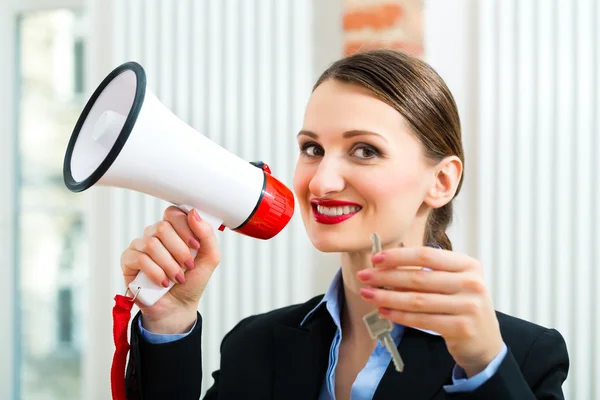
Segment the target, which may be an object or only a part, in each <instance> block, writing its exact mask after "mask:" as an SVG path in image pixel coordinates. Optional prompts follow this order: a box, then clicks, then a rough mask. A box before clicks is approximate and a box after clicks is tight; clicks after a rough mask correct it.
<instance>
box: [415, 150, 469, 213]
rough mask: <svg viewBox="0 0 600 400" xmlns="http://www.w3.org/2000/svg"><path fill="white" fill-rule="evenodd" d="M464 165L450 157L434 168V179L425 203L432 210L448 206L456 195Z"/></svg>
mask: <svg viewBox="0 0 600 400" xmlns="http://www.w3.org/2000/svg"><path fill="white" fill-rule="evenodd" d="M462 171H463V164H462V161H460V158H458V157H456V156H450V157H446V158H444V159H443V160H442V161H440V162H439V163H438V164H437V165H436V166H435V168H434V171H433V173H434V177H433V182H432V184H431V186H430V187H429V190H428V191H427V194H426V196H425V199H424V202H425V204H427V205H428V206H429V207H431V208H440V207H443V206H445V205H446V204H448V203H449V202H450V201H451V200H452V199H453V198H454V195H455V194H456V190H457V189H458V184H459V182H460V177H461V176H462Z"/></svg>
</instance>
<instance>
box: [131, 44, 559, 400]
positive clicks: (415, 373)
mask: <svg viewBox="0 0 600 400" xmlns="http://www.w3.org/2000/svg"><path fill="white" fill-rule="evenodd" d="M297 140H298V147H299V155H298V159H297V163H296V168H295V171H294V180H293V186H294V190H295V193H296V196H297V199H298V206H299V209H300V211H301V214H302V220H303V222H304V226H305V228H306V231H307V233H308V237H309V239H310V241H311V243H312V244H313V246H314V247H315V248H316V249H318V250H320V251H322V252H333V253H340V254H341V268H340V269H339V271H338V273H337V274H336V275H335V277H334V279H333V280H332V281H331V283H330V286H329V288H328V290H327V292H326V293H325V294H324V295H322V296H316V297H314V298H312V299H310V300H308V301H307V302H305V303H303V304H296V305H292V306H289V307H285V308H279V309H276V310H274V311H271V312H267V313H263V314H258V315H253V316H250V317H248V318H245V319H244V320H242V321H241V322H240V323H239V324H237V325H236V326H235V327H234V328H233V329H232V330H231V331H230V332H229V333H228V334H227V335H226V336H225V338H224V339H223V342H222V344H221V346H220V355H221V360H220V369H219V370H218V371H217V372H215V373H214V374H213V377H214V384H213V385H212V387H211V388H210V389H209V390H208V391H207V393H206V399H211V400H212V399H217V398H218V399H239V398H244V399H264V398H274V399H286V400H289V399H298V400H300V399H303V400H304V399H319V400H334V399H348V398H352V399H360V400H371V399H393V398H394V399H395V398H398V395H401V396H402V397H406V398H410V399H423V400H424V399H436V400H441V399H448V398H453V396H455V397H456V396H459V397H456V398H460V399H472V400H479V399H492V400H495V399H498V400H511V399H512V400H521V399H533V398H546V399H559V398H563V395H562V384H563V381H564V380H565V378H566V375H567V371H568V367H569V358H568V354H567V350H566V347H565V342H564V340H563V338H562V336H561V334H560V333H558V331H556V330H554V329H548V328H545V327H542V326H539V325H535V324H533V323H530V322H525V321H522V320H518V319H516V318H514V317H511V316H508V315H506V314H502V313H499V312H496V311H495V309H494V306H493V303H492V300H491V296H490V293H489V292H488V290H487V288H486V285H485V281H484V279H483V269H482V266H481V265H480V263H479V262H478V261H477V260H476V259H474V258H472V257H470V256H468V255H466V254H460V253H457V252H454V251H452V250H451V249H452V246H451V243H450V241H449V240H448V237H447V236H446V228H447V226H448V224H449V223H450V220H451V216H452V209H451V202H452V200H453V198H454V197H455V196H456V194H457V193H458V191H459V189H460V187H461V184H462V179H463V162H464V160H463V158H464V156H463V150H462V141H461V128H460V121H459V118H458V112H457V108H456V105H455V103H454V100H453V97H452V95H451V93H450V91H449V90H448V88H447V87H446V85H445V83H444V82H443V80H442V79H441V78H440V77H439V76H438V74H437V73H436V72H435V71H434V70H433V69H432V68H431V67H430V66H429V65H427V64H426V63H424V62H423V61H421V60H418V59H416V58H414V57H411V56H408V55H406V54H403V53H400V52H397V51H393V50H374V51H365V52H362V53H358V54H355V55H352V56H348V57H345V58H343V59H341V60H339V61H337V62H335V63H333V64H332V65H331V66H330V68H328V69H327V70H326V71H325V72H324V73H323V74H322V76H321V78H320V79H319V80H318V81H317V83H316V85H315V86H314V88H313V91H312V94H311V96H310V98H309V101H308V104H307V106H306V110H305V114H304V121H303V124H302V128H301V131H300V133H299V134H298V135H297ZM159 228H160V229H159ZM373 232H376V233H378V235H379V237H380V238H381V243H382V251H378V252H377V253H376V254H371V251H372V250H371V245H372V243H371V241H370V238H371V234H372V233H373ZM190 240H194V241H195V242H196V243H200V246H199V247H200V249H199V251H198V256H197V257H196V259H195V261H194V268H190V269H189V270H188V271H187V272H186V273H185V282H184V283H181V284H177V285H175V286H173V288H172V289H171V291H170V292H169V293H168V294H167V295H165V296H164V297H163V298H161V299H160V300H159V301H158V302H157V303H156V304H154V305H153V306H151V307H141V311H140V313H138V315H137V316H136V318H135V320H134V322H133V325H132V332H131V335H132V357H131V358H130V362H129V373H128V375H127V386H128V392H129V394H130V395H131V397H132V398H141V397H143V398H145V399H148V398H152V399H154V398H156V399H158V398H163V397H171V398H173V397H175V398H198V396H199V393H200V392H201V385H200V380H199V378H198V377H199V376H201V375H202V369H201V367H200V366H201V363H200V358H201V356H202V348H201V345H202V330H203V319H202V317H201V316H200V314H199V313H198V312H197V309H198V303H199V301H200V298H201V297H202V296H203V293H204V289H205V287H206V285H207V283H208V281H209V279H210V278H211V275H212V274H213V272H214V270H215V268H216V267H217V265H218V264H219V263H220V259H221V252H220V249H219V246H218V244H217V241H216V240H215V236H214V232H213V231H212V229H211V228H210V226H209V225H208V224H207V222H206V221H203V220H201V218H200V217H199V216H198V214H197V213H195V212H191V213H189V214H188V215H186V214H185V213H183V212H182V211H181V210H178V209H177V208H175V207H170V208H168V209H167V210H166V211H165V213H164V216H163V220H162V221H157V222H156V223H155V224H153V225H150V226H148V227H147V228H146V229H145V230H144V232H143V234H142V235H141V237H138V238H136V239H134V240H133V241H132V242H131V245H130V246H129V248H127V249H126V250H125V251H124V252H123V254H122V258H121V266H122V270H123V276H124V279H125V281H126V282H127V280H128V279H131V278H130V275H131V273H132V272H134V273H137V271H138V270H141V271H144V272H153V276H154V278H153V279H156V283H157V284H158V283H160V281H161V279H167V278H168V277H169V276H171V274H173V273H174V272H178V271H179V266H178V265H177V262H173V260H177V261H178V262H183V261H182V260H187V259H189V257H191V253H190V251H189V249H187V248H186V245H185V244H186V243H190ZM372 265H375V266H377V267H378V268H371V266H372ZM425 269H427V270H426V271H425ZM373 312H376V313H377V312H378V313H379V315H381V316H382V317H383V318H386V319H388V320H389V321H391V322H393V323H394V324H393V330H392V331H391V332H390V339H391V340H392V341H393V345H395V346H396V347H397V348H398V350H399V353H400V355H401V357H402V359H403V361H404V363H405V364H406V369H405V370H404V371H403V372H402V373H401V374H398V372H397V371H396V369H395V368H394V365H393V364H391V363H390V360H391V356H390V353H388V352H387V351H386V350H385V349H384V348H383V347H382V345H381V343H379V342H376V341H374V340H373V338H372V337H371V336H370V333H369V331H368V330H367V329H366V327H365V325H364V320H363V317H364V316H365V315H368V314H370V313H373ZM166 342H168V343H169V346H168V347H165V346H164V343H166ZM388 345H392V344H390V342H389V341H388ZM167 349H168V350H167ZM174 365H176V366H177V368H173V366H174ZM137 393H141V394H142V396H137Z"/></svg>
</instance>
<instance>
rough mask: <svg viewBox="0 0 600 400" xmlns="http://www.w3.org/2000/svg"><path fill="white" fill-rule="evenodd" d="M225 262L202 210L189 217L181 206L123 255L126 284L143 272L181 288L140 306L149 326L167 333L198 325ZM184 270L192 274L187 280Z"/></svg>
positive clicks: (166, 284) (155, 279)
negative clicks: (206, 297)
mask: <svg viewBox="0 0 600 400" xmlns="http://www.w3.org/2000/svg"><path fill="white" fill-rule="evenodd" d="M195 250H197V255H196V257H195V259H194V257H193V253H195ZM220 260H221V253H220V249H219V247H218V242H217V238H216V236H215V232H214V229H213V228H212V226H211V225H210V224H209V223H208V222H206V221H204V220H202V218H201V217H200V215H199V214H198V213H197V212H196V210H192V211H191V212H189V213H188V214H187V215H186V213H185V212H183V211H182V210H181V209H179V208H178V207H175V206H171V207H168V208H167V209H166V210H165V213H164V217H163V220H162V221H159V222H157V223H155V224H153V225H150V226H148V227H146V229H144V233H143V236H142V237H140V238H137V239H134V240H133V241H132V242H131V244H130V246H129V248H128V249H127V250H125V251H124V252H123V254H122V255H121V268H122V270H123V278H124V280H125V285H129V283H130V282H131V281H133V280H134V279H135V278H136V276H137V275H138V273H139V272H140V271H142V272H144V274H146V275H147V276H148V277H149V278H150V279H151V280H152V281H153V282H154V283H156V284H157V285H161V286H164V287H168V286H169V284H170V282H169V281H171V282H175V283H176V285H174V286H173V287H172V288H171V290H169V291H168V292H167V293H166V294H165V295H164V296H163V297H162V298H161V299H160V300H159V301H157V302H156V303H155V304H154V305H152V306H150V307H147V306H144V305H143V304H139V306H140V310H141V312H142V316H143V324H144V327H145V328H146V329H148V330H149V331H151V332H154V333H161V334H165V333H183V332H187V331H189V329H190V328H191V326H192V325H193V324H194V322H195V321H196V311H197V309H198V303H199V301H200V297H201V296H202V293H203V292H204V288H205V287H206V285H207V283H208V280H209V279H210V277H211V276H212V273H213V271H214V270H215V268H216V267H217V265H218V264H219V262H220ZM182 268H185V269H186V270H187V271H186V273H185V275H184V274H183V272H182ZM138 303H139V302H138Z"/></svg>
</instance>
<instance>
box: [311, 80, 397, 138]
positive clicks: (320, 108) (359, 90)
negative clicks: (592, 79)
mask: <svg viewBox="0 0 600 400" xmlns="http://www.w3.org/2000/svg"><path fill="white" fill-rule="evenodd" d="M303 129H305V130H310V131H313V132H315V133H317V134H318V135H322V134H323V135H324V134H328V133H340V134H341V133H343V132H345V131H350V130H367V131H372V132H377V133H379V134H380V135H382V136H384V137H386V138H388V139H392V138H393V137H394V136H398V134H399V132H406V133H408V127H407V124H406V121H405V119H404V117H402V115H401V114H400V113H399V112H398V111H396V110H395V109H394V108H393V107H391V106H389V105H388V104H386V103H384V102H383V101H381V100H379V99H378V98H376V97H375V96H374V95H373V94H372V93H371V92H370V91H369V90H368V89H366V88H363V87H361V86H359V85H356V84H350V83H345V82H340V81H336V80H332V79H330V80H327V81H325V82H323V83H321V84H320V85H319V86H318V87H317V88H316V89H315V91H314V92H313V93H312V95H311V96H310V99H309V101H308V104H307V106H306V111H305V115H304V125H303Z"/></svg>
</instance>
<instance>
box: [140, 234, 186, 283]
mask: <svg viewBox="0 0 600 400" xmlns="http://www.w3.org/2000/svg"><path fill="white" fill-rule="evenodd" d="M131 248H132V249H134V250H137V251H139V252H141V253H145V254H147V255H148V256H149V257H150V258H151V259H152V261H153V262H154V263H155V264H156V265H158V267H159V268H161V269H162V270H164V273H165V274H166V276H167V277H168V278H169V279H170V280H171V281H173V282H177V283H185V277H184V276H183V272H182V270H181V266H180V265H179V264H178V263H177V261H175V259H174V258H173V256H172V255H171V253H169V251H168V250H167V249H166V248H165V246H164V245H163V243H162V242H161V241H160V239H159V238H157V237H156V236H150V237H148V238H146V237H145V238H141V239H135V240H134V241H133V242H131Z"/></svg>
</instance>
